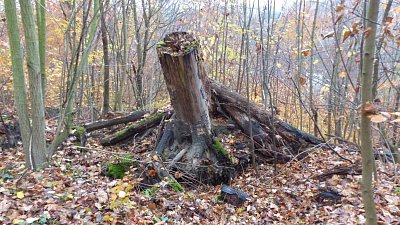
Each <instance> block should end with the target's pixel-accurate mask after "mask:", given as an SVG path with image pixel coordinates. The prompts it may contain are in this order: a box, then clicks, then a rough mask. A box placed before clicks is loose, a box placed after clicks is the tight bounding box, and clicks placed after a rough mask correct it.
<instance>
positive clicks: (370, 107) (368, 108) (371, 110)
mask: <svg viewBox="0 0 400 225" xmlns="http://www.w3.org/2000/svg"><path fill="white" fill-rule="evenodd" d="M377 113H378V109H377V108H376V107H375V105H374V104H372V103H371V102H367V103H365V104H364V105H363V106H362V107H361V114H364V115H365V114H366V115H371V114H377Z"/></svg>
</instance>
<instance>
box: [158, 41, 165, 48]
mask: <svg viewBox="0 0 400 225" xmlns="http://www.w3.org/2000/svg"><path fill="white" fill-rule="evenodd" d="M165 45H166V43H165V42H164V41H163V40H161V41H159V42H157V48H161V47H164V46H165Z"/></svg>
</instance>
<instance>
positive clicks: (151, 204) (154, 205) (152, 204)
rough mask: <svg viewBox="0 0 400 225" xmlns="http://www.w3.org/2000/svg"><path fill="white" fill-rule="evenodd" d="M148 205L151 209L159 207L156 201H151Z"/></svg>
mask: <svg viewBox="0 0 400 225" xmlns="http://www.w3.org/2000/svg"><path fill="white" fill-rule="evenodd" d="M147 207H149V209H151V210H156V209H157V205H156V203H154V202H150V203H149V204H148V205H147Z"/></svg>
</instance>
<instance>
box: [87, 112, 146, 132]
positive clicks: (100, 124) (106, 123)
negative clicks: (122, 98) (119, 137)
mask: <svg viewBox="0 0 400 225" xmlns="http://www.w3.org/2000/svg"><path fill="white" fill-rule="evenodd" d="M146 113H149V112H148V111H136V112H133V113H131V114H129V115H128V116H124V117H119V118H114V119H110V120H101V121H96V122H93V123H89V124H85V125H83V127H84V128H85V130H86V132H92V131H95V130H99V129H102V128H107V127H111V126H114V125H118V124H123V123H130V122H135V121H137V120H139V119H142V118H143V116H144V115H146Z"/></svg>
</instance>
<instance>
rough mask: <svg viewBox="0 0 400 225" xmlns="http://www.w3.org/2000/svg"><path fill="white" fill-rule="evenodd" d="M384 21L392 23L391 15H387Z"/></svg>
mask: <svg viewBox="0 0 400 225" xmlns="http://www.w3.org/2000/svg"><path fill="white" fill-rule="evenodd" d="M385 21H386V23H392V22H393V17H392V16H387V17H386V20H385Z"/></svg>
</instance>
